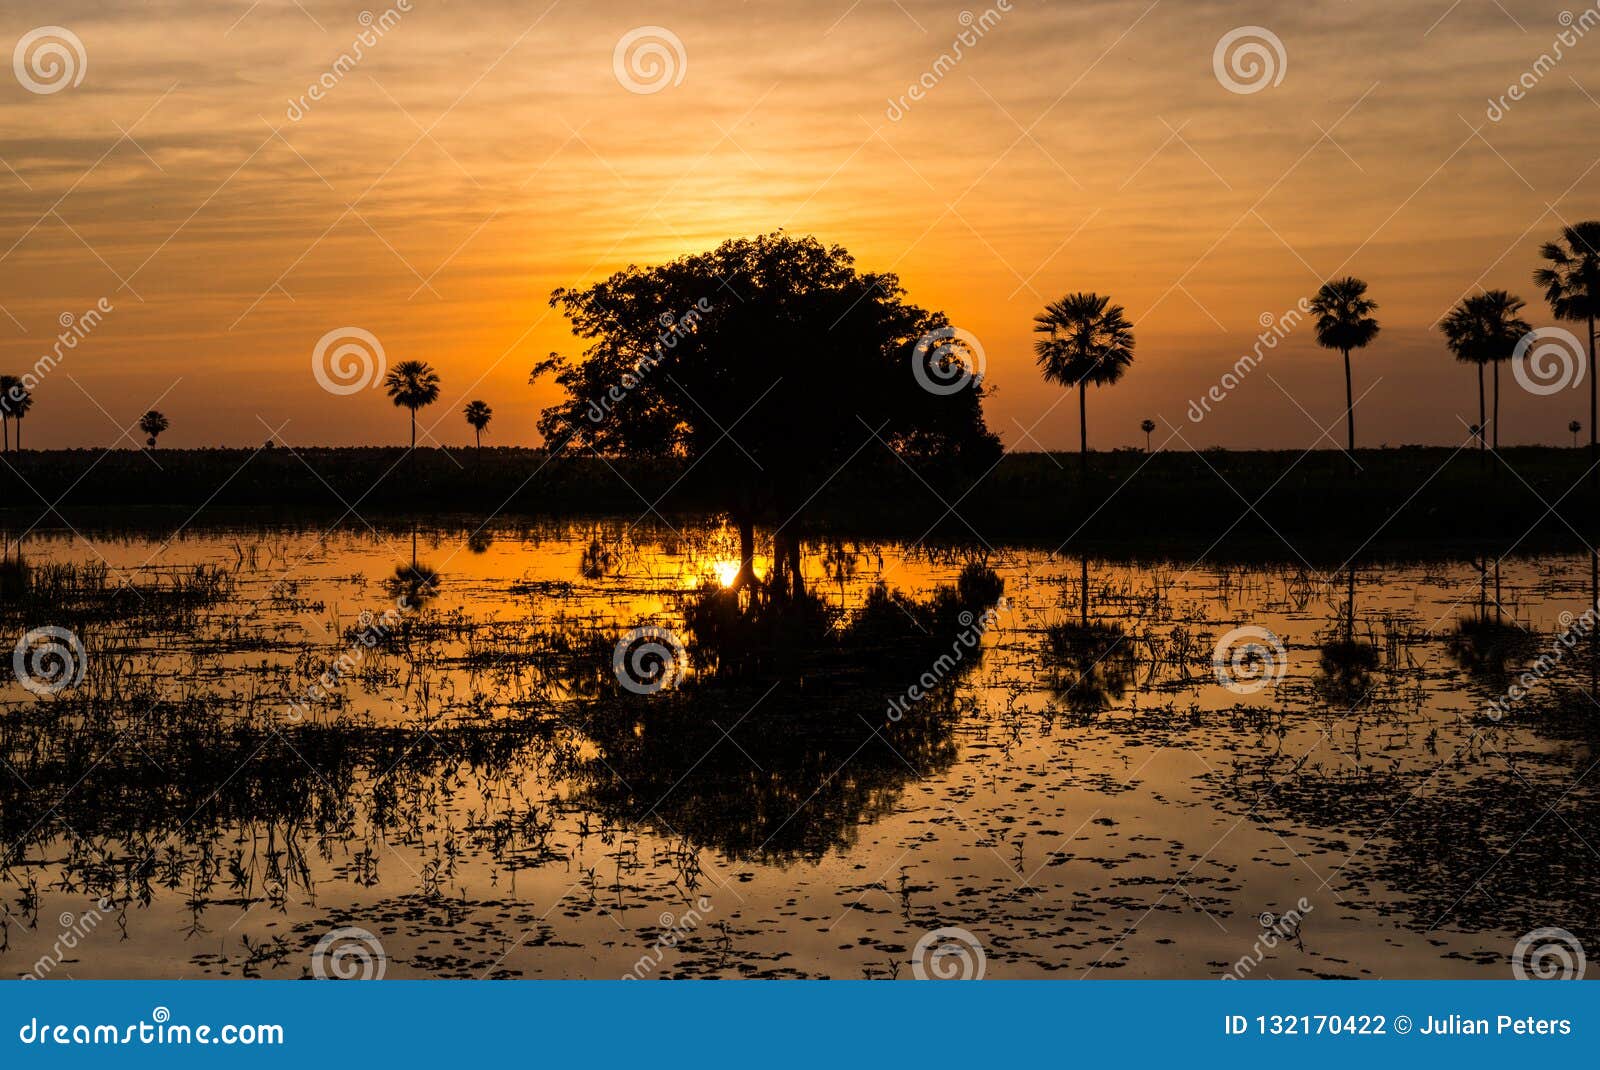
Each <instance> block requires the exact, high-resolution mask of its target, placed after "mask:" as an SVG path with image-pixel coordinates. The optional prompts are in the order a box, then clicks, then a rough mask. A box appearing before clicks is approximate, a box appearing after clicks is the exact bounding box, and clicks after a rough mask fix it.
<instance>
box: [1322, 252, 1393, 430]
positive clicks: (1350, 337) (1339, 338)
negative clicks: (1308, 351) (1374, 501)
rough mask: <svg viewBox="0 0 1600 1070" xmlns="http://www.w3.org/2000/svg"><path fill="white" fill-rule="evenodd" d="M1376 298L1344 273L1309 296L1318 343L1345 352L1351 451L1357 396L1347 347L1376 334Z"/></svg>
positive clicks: (1361, 344) (1365, 343)
mask: <svg viewBox="0 0 1600 1070" xmlns="http://www.w3.org/2000/svg"><path fill="white" fill-rule="evenodd" d="M1377 310H1378V302H1376V301H1374V300H1372V299H1371V298H1370V297H1368V296H1367V284H1366V283H1365V282H1363V281H1362V280H1361V279H1358V278H1354V277H1352V276H1346V277H1345V278H1342V279H1334V280H1332V281H1331V282H1325V283H1323V284H1322V288H1321V289H1320V290H1318V291H1317V296H1316V297H1314V298H1312V299H1311V312H1312V314H1313V315H1315V316H1316V317H1317V344H1318V345H1320V346H1321V347H1322V348H1324V349H1337V350H1338V351H1339V352H1340V353H1343V354H1344V424H1345V435H1346V441H1348V442H1349V449H1350V451H1351V452H1354V451H1355V448H1356V400H1355V394H1354V393H1353V392H1352V390H1351V387H1350V351H1351V350H1352V349H1365V348H1366V347H1367V346H1368V345H1370V344H1371V343H1372V340H1373V339H1374V338H1376V337H1378V329H1379V328H1378V321H1377V320H1376V319H1374V318H1373V317H1372V313H1374V312H1376V311H1377Z"/></svg>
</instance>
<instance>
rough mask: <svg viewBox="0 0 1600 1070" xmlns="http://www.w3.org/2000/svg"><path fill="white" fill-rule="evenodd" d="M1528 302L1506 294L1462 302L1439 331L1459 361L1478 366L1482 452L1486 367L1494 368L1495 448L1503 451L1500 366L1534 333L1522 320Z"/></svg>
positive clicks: (1492, 424)
mask: <svg viewBox="0 0 1600 1070" xmlns="http://www.w3.org/2000/svg"><path fill="white" fill-rule="evenodd" d="M1524 304H1525V302H1524V301H1523V300H1522V298H1520V297H1514V296H1512V295H1511V294H1509V293H1507V292H1506V291H1504V290H1486V291H1484V292H1483V293H1481V294H1474V295H1473V296H1471V297H1467V298H1463V299H1462V300H1461V302H1460V303H1459V304H1457V305H1456V307H1455V308H1453V309H1451V310H1450V313H1449V315H1447V316H1445V318H1444V321H1443V322H1442V323H1440V325H1439V327H1440V329H1441V330H1442V331H1444V337H1445V344H1446V345H1448V346H1449V347H1450V352H1452V353H1454V354H1455V356H1456V359H1457V360H1459V361H1461V362H1463V363H1466V364H1476V365H1477V366H1478V448H1479V449H1482V448H1483V427H1484V413H1483V366H1484V365H1485V364H1492V365H1494V419H1493V420H1492V421H1491V422H1490V424H1489V426H1490V427H1491V428H1492V429H1493V431H1494V448H1495V449H1499V448H1500V362H1501V361H1505V360H1510V359H1511V354H1512V353H1513V352H1514V351H1515V350H1516V348H1517V342H1518V341H1519V340H1520V339H1521V338H1522V336H1523V335H1525V334H1527V333H1528V331H1529V330H1530V329H1531V328H1530V327H1529V326H1528V321H1527V320H1525V319H1523V318H1522V316H1521V315H1520V313H1521V312H1522V309H1523V306H1524Z"/></svg>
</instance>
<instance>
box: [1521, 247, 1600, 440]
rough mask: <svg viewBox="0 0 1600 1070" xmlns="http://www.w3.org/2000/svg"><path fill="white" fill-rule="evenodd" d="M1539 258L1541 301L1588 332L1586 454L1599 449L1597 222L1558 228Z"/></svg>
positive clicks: (1599, 254)
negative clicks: (1555, 237)
mask: <svg viewBox="0 0 1600 1070" xmlns="http://www.w3.org/2000/svg"><path fill="white" fill-rule="evenodd" d="M1539 255H1540V256H1542V257H1544V258H1545V259H1546V260H1548V261H1549V262H1550V266H1549V267H1542V268H1540V269H1539V270H1537V271H1535V272H1534V273H1533V281H1534V282H1535V283H1537V284H1538V285H1540V286H1542V287H1544V299H1545V300H1546V301H1548V302H1549V303H1550V311H1551V312H1553V313H1555V317H1556V318H1557V319H1562V320H1568V321H1571V322H1574V323H1583V324H1587V326H1588V328H1589V451H1590V452H1591V453H1593V452H1595V451H1596V450H1597V449H1600V440H1597V439H1596V437H1595V436H1596V427H1597V425H1600V413H1597V412H1596V405H1597V404H1600V403H1597V402H1596V393H1595V390H1596V384H1595V363H1594V362H1595V352H1594V346H1595V330H1594V324H1595V320H1596V319H1600V220H1594V219H1587V220H1584V221H1583V222H1582V223H1574V224H1572V225H1571V226H1568V227H1562V228H1561V240H1560V241H1551V242H1545V243H1544V245H1543V246H1541V247H1540V249H1539Z"/></svg>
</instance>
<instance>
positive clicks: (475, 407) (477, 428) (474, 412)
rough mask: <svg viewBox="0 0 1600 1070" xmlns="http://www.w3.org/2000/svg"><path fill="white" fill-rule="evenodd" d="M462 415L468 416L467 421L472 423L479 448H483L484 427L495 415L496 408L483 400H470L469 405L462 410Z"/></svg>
mask: <svg viewBox="0 0 1600 1070" xmlns="http://www.w3.org/2000/svg"><path fill="white" fill-rule="evenodd" d="M461 415H463V416H465V417H466V418H467V423H469V424H471V425H472V430H473V433H474V434H475V435H476V436H477V439H478V448H479V449H482V448H483V429H484V428H485V427H488V426H489V420H490V418H492V417H493V416H494V410H493V409H491V408H490V407H489V406H488V405H486V404H484V403H483V402H481V401H469V402H467V407H466V408H464V409H462V410H461Z"/></svg>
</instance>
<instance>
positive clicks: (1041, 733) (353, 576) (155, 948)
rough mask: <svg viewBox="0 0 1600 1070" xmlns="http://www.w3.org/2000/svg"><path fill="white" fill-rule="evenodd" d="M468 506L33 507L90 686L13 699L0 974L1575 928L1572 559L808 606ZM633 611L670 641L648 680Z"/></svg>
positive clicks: (880, 564) (1215, 569) (852, 574)
mask: <svg viewBox="0 0 1600 1070" xmlns="http://www.w3.org/2000/svg"><path fill="white" fill-rule="evenodd" d="M472 530H473V529H472V527H471V526H466V527H461V526H451V525H445V526H437V525H430V526H419V527H417V528H415V529H412V528H407V529H394V530H384V531H374V530H370V529H362V530H360V531H357V532H351V531H341V532H337V533H334V534H324V533H322V532H319V531H317V530H314V529H313V530H297V529H278V530H271V529H260V528H251V529H208V530H205V531H200V532H190V533H185V534H184V535H182V536H180V537H178V538H177V539H175V540H174V541H172V542H171V543H170V544H168V543H163V542H162V541H161V537H160V536H150V535H145V534H140V533H138V532H134V531H125V532H122V533H119V534H118V535H116V536H115V537H108V536H105V535H102V534H99V533H96V534H95V535H94V537H93V541H92V542H88V541H85V540H83V539H81V538H79V537H77V536H75V535H73V534H72V533H35V534H33V535H31V536H29V538H28V539H27V540H26V542H25V544H24V558H25V561H26V565H27V573H26V577H25V578H24V577H21V576H20V575H19V573H18V571H17V569H16V568H15V567H14V566H13V567H11V568H10V569H9V570H8V571H7V573H6V584H7V587H6V598H5V600H4V607H5V608H4V611H3V615H0V621H3V623H4V634H3V639H4V641H5V643H6V644H7V648H9V647H10V645H11V644H12V643H14V642H16V641H17V640H18V638H19V637H20V636H21V635H22V634H23V632H24V631H25V630H27V629H35V628H39V627H42V626H46V625H56V626H62V627H66V628H68V629H69V630H70V631H71V633H72V635H73V636H74V637H76V638H77V640H78V641H79V642H81V643H82V646H83V650H82V657H81V666H82V669H83V676H82V679H81V681H79V682H77V683H75V684H74V685H73V686H70V687H67V688H65V689H63V690H61V691H59V692H58V693H54V694H44V695H39V696H36V695H35V694H32V693H30V692H29V691H27V690H25V689H24V688H23V686H22V685H21V683H20V682H14V681H11V680H10V679H9V678H8V680H7V683H6V686H5V688H4V690H3V692H0V695H3V699H4V709H3V712H0V758H4V760H5V763H6V764H5V767H4V768H3V769H0V777H3V779H4V783H3V785H0V825H3V828H4V833H5V844H6V847H7V852H8V853H7V855H6V858H5V866H4V868H3V869H0V894H3V897H4V901H5V910H6V913H5V917H4V941H3V942H4V950H3V952H0V963H3V968H4V969H5V970H7V971H8V972H9V973H11V974H12V975H14V976H23V975H27V974H34V975H39V976H70V977H80V978H82V977H202V976H230V977H232V976H241V975H244V976H283V977H298V976H305V975H310V974H317V973H341V972H351V973H367V974H370V973H373V972H376V971H379V970H381V971H382V972H383V973H384V974H385V975H386V976H389V977H409V976H450V977H483V976H496V977H498V976H507V977H621V976H624V975H629V974H632V975H635V976H651V977H662V976H704V975H718V976H763V977H766V976H782V977H790V976H807V977H813V976H829V977H863V976H872V977H890V976H897V977H901V978H905V977H910V976H912V975H913V973H914V970H913V967H912V959H913V957H914V956H915V955H916V952H915V951H914V948H915V946H916V945H917V943H918V941H919V940H920V939H921V938H922V937H923V936H924V935H925V934H926V933H928V932H930V931H932V930H937V929H941V928H946V927H959V928H961V929H963V930H966V931H967V932H968V933H970V934H971V935H972V937H973V938H974V940H975V941H976V943H977V945H978V946H979V947H980V948H981V952H978V953H977V955H978V956H981V958H982V960H983V963H984V967H983V968H984V971H985V973H986V975H987V976H989V977H1044V976H1053V977H1082V976H1100V977H1104V976H1126V977H1134V976H1137V977H1202V978H1203V977H1220V976H1222V975H1223V974H1225V973H1244V974H1248V975H1251V976H1263V977H1265V976H1271V977H1326V976H1339V977H1458V976H1461V977H1471V976H1477V977H1505V976H1510V974H1511V970H1512V961H1513V949H1514V946H1515V945H1516V943H1517V941H1518V939H1519V938H1521V937H1522V936H1523V935H1524V934H1526V933H1528V932H1530V931H1532V930H1535V929H1538V928H1541V927H1547V926H1559V927H1561V928H1563V929H1566V930H1568V931H1570V932H1571V933H1573V934H1576V936H1577V937H1578V938H1584V937H1585V934H1589V935H1591V936H1592V935H1593V934H1595V933H1596V932H1597V929H1596V926H1595V923H1596V920H1597V918H1600V893H1597V892H1596V891H1595V888H1596V884H1595V881H1594V879H1593V878H1594V876H1595V871H1596V869H1597V868H1600V867H1597V862H1600V855H1597V854H1596V851H1595V848H1594V847H1592V846H1591V845H1600V828H1597V827H1596V825H1597V824H1600V821H1597V819H1596V817H1595V814H1596V813H1597V812H1600V811H1597V810H1596V808H1595V806H1594V803H1595V800H1594V798H1593V794H1594V790H1595V789H1594V784H1593V783H1591V780H1590V779H1589V778H1587V777H1586V774H1587V773H1588V771H1589V769H1590V767H1591V765H1592V763H1593V761H1594V759H1593V757H1592V756H1591V750H1592V748H1591V746H1590V743H1589V741H1590V740H1591V739H1592V738H1593V728H1592V726H1593V724H1594V723H1595V718H1596V716H1600V705H1597V704H1595V703H1594V701H1593V698H1592V697H1591V696H1592V695H1593V694H1594V693H1595V691H1594V684H1593V673H1594V669H1595V658H1594V656H1593V651H1592V649H1591V647H1590V644H1589V641H1588V639H1587V637H1586V635H1585V634H1584V620H1583V617H1582V614H1583V613H1584V612H1585V610H1587V609H1588V608H1589V607H1591V606H1592V605H1593V604H1594V600H1595V591H1594V590H1593V588H1592V584H1593V579H1594V577H1593V575H1592V572H1591V568H1590V559H1589V558H1588V557H1587V556H1586V555H1581V554H1579V555H1573V556H1549V557H1542V558H1535V559H1511V560H1507V561H1505V562H1504V563H1502V564H1500V565H1498V566H1495V565H1494V563H1493V561H1492V559H1491V560H1489V561H1488V567H1484V564H1483V563H1482V562H1474V561H1446V562H1430V563H1423V564H1381V565H1379V564H1366V565H1363V566H1361V567H1358V568H1355V569H1347V570H1342V571H1340V570H1332V571H1329V572H1326V573H1324V572H1321V571H1319V570H1317V569H1315V568H1313V567H1311V566H1309V565H1306V564H1304V563H1302V562H1294V563H1292V564H1268V563H1262V564H1259V565H1252V566H1233V565H1230V566H1220V565H1216V564H1207V563H1200V564H1191V563H1188V562H1185V561H1182V560H1165V561H1158V562H1146V563H1127V562H1122V563H1117V562H1109V561H1105V560H1100V559H1096V558H1093V557H1091V558H1090V559H1088V560H1087V561H1084V560H1082V559H1080V558H1078V557H1073V556H1052V555H1051V554H1049V553H1047V552H1045V551H1043V550H1034V549H1026V548H1000V549H999V550H997V551H994V552H984V553H981V554H980V553H973V552H970V551H964V550H957V549H940V550H928V549H927V548H916V549H912V548H907V547H905V546H900V545H895V544H889V543H883V544H878V543H854V542H849V541H846V542H843V543H832V542H827V541H810V542H808V543H807V546H806V554H805V578H806V586H807V589H808V591H809V592H810V594H811V595H813V596H816V597H817V598H819V599H820V601H821V602H822V603H824V604H825V607H824V610H819V611H817V612H825V613H831V614H832V615H831V616H825V617H821V618H818V619H815V620H808V622H807V623H805V624H804V625H795V624H793V622H792V619H791V618H792V617H793V616H794V614H791V616H790V617H785V618H783V619H782V620H780V621H779V622H778V623H777V624H774V623H772V621H771V619H770V618H768V620H767V623H766V624H763V625H760V626H759V627H760V628H763V629H768V630H765V631H761V632H760V634H758V635H756V636H755V637H754V638H752V637H751V635H750V634H749V633H750V631H751V630H752V629H754V628H756V627H757V626H756V625H752V624H750V623H749V622H748V621H747V620H744V621H742V620H741V619H740V618H736V617H735V618H730V617H728V616H727V613H726V612H723V613H722V615H720V616H719V615H718V613H716V612H713V611H711V610H707V609H705V608H701V609H699V610H697V609H696V608H695V604H696V599H697V594H696V592H697V591H699V590H701V589H702V587H703V586H704V587H706V588H710V589H716V588H717V585H718V584H721V583H726V582H729V581H731V580H732V579H733V578H734V575H735V573H736V572H737V564H738V563H737V539H736V538H735V537H734V534H733V533H732V532H731V531H729V530H727V529H725V528H722V527H718V526H713V525H703V526H696V527H691V528H682V529H677V530H673V529H669V528H668V527H666V526H665V525H657V526H654V527H649V526H640V525H629V524H628V523H626V522H621V521H618V522H610V521H598V522H585V523H566V524H544V525H534V526H528V527H512V526H505V525H497V526H495V527H493V528H491V529H489V530H486V531H484V532H480V533H478V534H477V535H476V536H475V537H472V538H470V539H469V537H468V536H469V535H471V534H472ZM413 537H415V549H414V550H413ZM413 555H414V556H413ZM413 560H414V561H415V562H416V563H417V566H418V567H417V568H416V570H415V572H413V571H411V566H412V562H413ZM59 565H72V566H74V567H73V568H72V569H66V570H63V569H55V568H53V566H59ZM397 568H398V569H399V570H400V571H399V573H398V575H399V579H398V581H397V579H396V577H397ZM767 568H768V562H767V561H765V559H762V560H760V561H758V571H759V572H762V573H765V572H766V570H767ZM100 569H103V570H104V574H103V575H101V574H100V572H99V570H100ZM986 569H992V570H993V572H994V573H995V575H996V576H997V577H998V579H999V581H1000V582H1001V583H1002V584H1003V594H1002V595H1001V596H1000V599H999V600H998V601H996V600H995V599H994V598H993V595H994V591H993V590H992V589H991V588H989V587H987V586H985V585H984V584H983V583H980V582H978V580H977V579H975V578H974V577H981V575H982V574H983V573H984V572H985V570H986ZM429 570H432V571H429ZM964 573H965V574H966V576H967V580H966V581H965V583H964V585H963V586H962V588H961V590H962V591H963V592H964V593H963V594H962V596H961V597H960V598H957V597H956V596H955V595H954V594H953V593H952V591H953V590H954V588H955V587H956V585H957V584H958V583H959V582H961V581H962V577H963V574H964ZM1085 579H1087V583H1085ZM880 582H882V583H883V584H884V585H886V587H887V588H888V589H889V590H891V591H896V592H899V593H900V594H901V595H903V596H904V597H903V598H902V599H900V600H898V601H895V600H884V599H882V598H881V597H880V598H876V599H875V598H874V596H873V593H872V592H873V588H874V586H875V585H877V584H878V583H880ZM941 588H945V589H946V594H945V595H943V596H940V595H939V594H938V592H939V590H940V589H941ZM941 598H943V601H940V599H941ZM719 604H720V603H719ZM808 604H809V603H808ZM958 610H959V612H958ZM686 614H687V615H689V616H691V617H693V618H694V620H693V621H692V622H690V623H686V619H685V618H686ZM696 614H698V615H696ZM875 614H876V615H875ZM863 616H865V617H867V618H870V621H871V622H875V623H871V625H870V627H869V625H868V624H866V623H862V622H861V619H860V618H862V617H863ZM897 622H898V623H897ZM644 626H654V627H658V628H661V629H664V630H665V631H666V632H669V633H670V634H671V635H672V636H673V637H674V638H676V639H678V640H679V641H681V642H682V643H683V644H684V647H685V649H684V651H683V652H682V653H680V652H677V651H675V650H674V649H673V648H672V647H671V645H670V643H668V644H666V645H665V647H664V649H665V652H666V653H667V654H668V655H669V656H672V657H674V659H675V660H674V666H673V670H674V675H675V676H676V678H675V679H672V680H671V681H670V683H669V684H668V686H665V687H663V688H662V689H661V690H659V691H656V692H654V693H647V694H636V693H634V691H631V690H628V689H626V688H623V687H621V686H620V685H619V682H618V681H619V677H618V670H617V669H616V668H615V666H614V664H613V653H614V650H615V644H616V642H617V639H618V637H619V636H621V635H623V634H624V633H626V632H628V631H630V630H631V629H634V628H637V627H644ZM1240 628H1247V629H1259V631H1250V632H1246V633H1243V635H1242V637H1241V636H1239V635H1237V634H1236V635H1235V638H1234V639H1233V640H1232V642H1231V645H1230V649H1231V650H1233V651H1236V652H1237V653H1238V658H1237V660H1236V662H1230V663H1229V664H1230V665H1236V668H1235V669H1230V670H1229V671H1230V672H1236V675H1235V676H1234V677H1233V678H1232V686H1231V687H1230V686H1225V685H1224V682H1219V675H1218V673H1217V671H1216V667H1215V664H1214V658H1213V654H1214V650H1215V648H1216V646H1217V644H1218V642H1219V640H1222V639H1223V638H1224V637H1225V636H1228V635H1229V634H1230V633H1234V631H1235V629H1240ZM1562 634H1566V635H1567V636H1568V638H1569V639H1570V640H1572V641H1571V642H1570V643H1569V644H1567V645H1563V644H1561V643H1560V642H1559V641H1558V639H1557V638H1556V637H1558V636H1560V635H1562ZM797 636H800V637H801V638H796V637H797ZM819 636H821V637H824V638H818V637H819ZM1252 636H1254V637H1255V638H1256V642H1255V644H1254V645H1252V640H1251V637H1252ZM1274 640H1275V641H1276V642H1277V643H1281V645H1282V651H1281V653H1279V651H1278V650H1277V649H1276V647H1275V644H1274ZM646 641H648V636H647V637H646ZM631 652H632V649H631V648H630V651H629V653H631ZM66 653H67V655H68V657H69V659H71V658H74V657H77V651H75V650H72V649H71V648H70V644H69V646H68V648H67V649H66ZM945 654H948V655H950V656H949V657H945V658H944V659H943V660H942V661H941V660H939V659H940V656H941V655H945ZM1257 654H1259V655H1262V656H1261V657H1257V656H1256V655H1257ZM1541 654H1543V655H1549V656H1548V657H1546V659H1545V661H1544V662H1543V663H1541V664H1540V667H1539V669H1538V671H1537V673H1536V678H1530V680H1531V686H1530V687H1529V688H1528V690H1529V695H1528V696H1527V697H1526V698H1525V699H1523V700H1522V701H1520V702H1517V703H1514V704H1512V705H1511V706H1510V707H1508V709H1507V710H1506V711H1505V712H1504V713H1498V712H1496V713H1493V715H1491V711H1492V709H1493V707H1491V705H1490V704H1491V703H1492V702H1493V701H1495V700H1496V699H1498V698H1500V697H1501V696H1503V695H1504V694H1505V693H1506V691H1507V688H1508V687H1509V686H1510V685H1511V684H1512V683H1515V682H1516V678H1517V675H1518V674H1519V673H1520V672H1523V671H1525V669H1526V667H1528V666H1532V665H1533V664H1534V663H1535V661H1536V659H1538V658H1539V657H1540V656H1541ZM341 659H342V661H341ZM334 666H341V669H340V671H339V678H338V679H333V678H332V677H329V678H327V679H324V680H323V681H322V683H321V684H320V685H319V684H318V678H319V677H321V676H322V675H323V674H324V673H327V672H328V670H329V669H330V668H332V667H334ZM640 666H643V668H640ZM621 671H622V672H623V673H624V674H627V673H630V672H635V671H638V672H641V673H643V674H644V675H642V676H640V677H639V679H643V680H644V681H645V683H646V685H648V684H649V683H651V682H652V681H653V678H652V677H650V676H649V672H650V659H649V656H648V652H646V656H645V657H644V658H643V660H642V661H640V662H638V663H635V662H633V661H631V660H628V659H626V658H625V659H624V662H623V668H622V670H621ZM1280 674H1281V677H1280ZM1223 675H1224V676H1227V675H1228V674H1227V673H1224V674H1223ZM70 676H71V672H70V670H69V672H68V677H69V678H70ZM630 678H631V677H630ZM1256 684H1261V685H1263V686H1260V687H1259V689H1254V690H1253V689H1252V688H1253V687H1254V686H1255V685H1256ZM913 686H915V687H916V689H917V690H916V691H913V690H911V689H912V687H913ZM924 692H925V693H926V694H925V697H920V698H919V697H917V696H918V694H919V693H924ZM97 901H98V902H99V903H100V904H101V905H99V906H97V905H96V904H97ZM358 930H359V931H358ZM1590 942H1591V943H1592V940H1591V941H1590ZM319 943H320V944H321V949H320V950H319ZM340 949H344V953H341V952H340ZM971 957H973V956H969V958H971Z"/></svg>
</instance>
